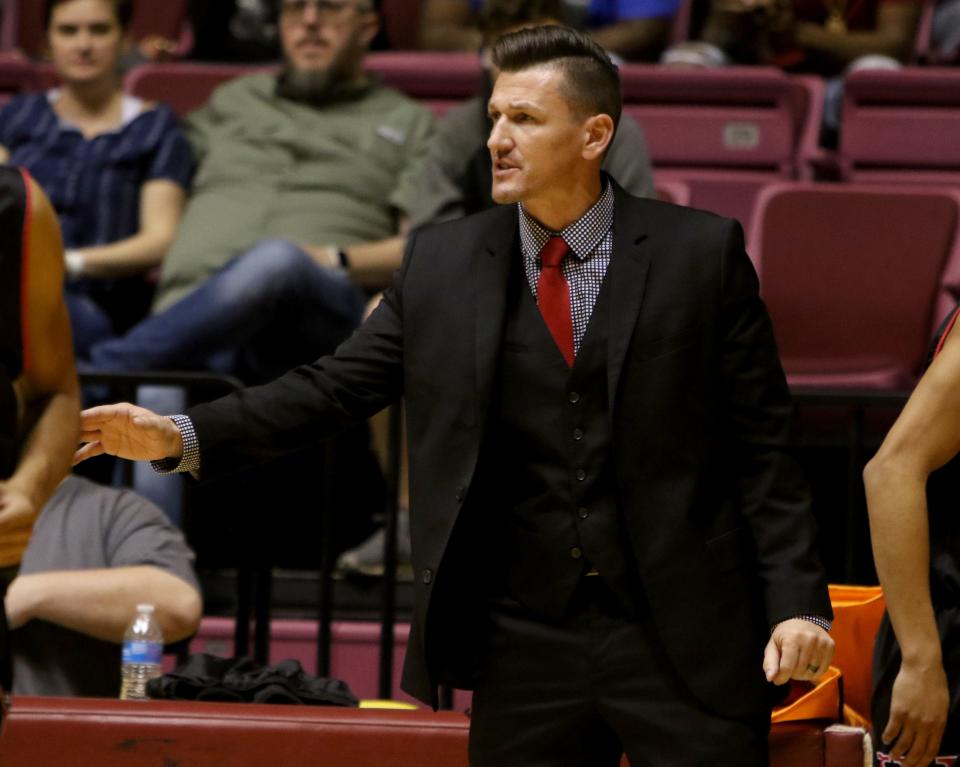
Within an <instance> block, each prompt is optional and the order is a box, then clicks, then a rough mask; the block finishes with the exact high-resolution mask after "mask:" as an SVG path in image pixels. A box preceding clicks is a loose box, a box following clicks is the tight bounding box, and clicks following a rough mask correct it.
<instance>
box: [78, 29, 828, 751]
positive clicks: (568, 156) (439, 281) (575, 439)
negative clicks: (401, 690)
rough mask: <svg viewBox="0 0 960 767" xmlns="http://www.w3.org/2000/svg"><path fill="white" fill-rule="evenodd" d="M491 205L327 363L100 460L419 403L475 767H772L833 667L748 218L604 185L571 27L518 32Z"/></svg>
mask: <svg viewBox="0 0 960 767" xmlns="http://www.w3.org/2000/svg"><path fill="white" fill-rule="evenodd" d="M494 60H495V63H496V65H497V66H498V68H499V69H500V70H501V73H502V74H501V75H500V77H499V78H498V79H497V83H496V86H495V89H494V92H493V96H492V97H491V99H490V104H489V112H490V117H491V123H492V128H491V135H490V140H489V147H490V151H491V158H492V162H493V195H494V198H495V199H496V200H497V201H498V202H500V203H518V204H509V205H501V206H499V207H497V208H495V209H493V210H490V211H486V212H484V213H480V214H478V215H476V216H471V217H469V218H466V219H463V220H461V221H456V222H451V223H447V224H443V225H441V226H438V227H435V228H430V229H425V230H422V231H419V232H417V233H414V234H413V235H411V237H410V240H409V243H408V247H407V254H406V257H405V260H404V264H403V267H402V269H401V271H400V274H399V276H398V277H397V280H396V283H395V285H394V286H393V288H391V289H390V290H389V291H387V293H386V295H385V297H384V300H383V302H382V303H381V305H380V306H379V308H378V309H377V310H376V311H375V312H374V313H373V314H372V315H371V317H370V318H369V319H368V320H367V322H366V323H365V324H364V325H363V326H362V327H361V328H360V329H359V330H358V331H357V333H356V334H355V335H354V336H353V337H352V338H351V339H350V340H348V341H347V342H345V343H344V344H343V345H342V346H341V347H340V348H339V349H338V350H337V352H336V354H335V355H334V356H332V357H327V358H323V359H320V360H318V361H317V362H315V363H313V364H312V365H308V366H304V367H301V368H298V369H296V370H294V371H293V372H291V373H289V374H287V375H286V376H284V377H282V378H280V379H278V380H277V381H275V382H273V383H271V384H268V385H266V386H263V387H258V388H253V389H248V390H245V391H242V392H239V393H237V394H235V395H233V396H231V397H229V398H226V399H223V400H219V401H217V402H214V403H211V404H208V405H202V406H199V407H196V408H193V409H192V410H190V411H189V413H188V415H186V416H172V417H169V418H167V417H161V416H157V415H154V414H152V413H150V412H148V411H143V410H140V409H137V408H135V407H133V406H131V405H113V406H106V407H102V408H95V409H93V410H91V411H88V412H87V413H85V415H84V425H83V439H84V441H85V442H87V443H88V444H86V445H85V446H84V447H83V448H82V449H81V450H80V451H79V453H78V456H77V458H78V460H82V459H83V458H86V457H89V456H91V455H96V454H99V453H102V452H107V453H111V454H116V455H121V456H124V457H128V458H133V459H150V460H159V461H160V467H161V468H164V469H166V470H193V471H197V470H199V471H200V472H202V474H203V475H205V476H207V475H218V474H223V473H226V472H231V471H236V470H238V469H242V468H243V467H244V466H247V465H250V464H252V463H255V462H257V461H261V460H265V459H267V458H269V457H271V456H273V455H276V454H278V453H282V452H284V451H288V450H293V449H297V448H299V447H301V446H304V445H308V444H312V443H313V442H315V441H316V440H317V439H319V438H321V437H324V436H327V435H329V434H330V433H332V432H334V431H335V430H336V429H339V428H342V427H343V426H345V425H346V424H348V423H351V422H353V421H355V420H356V419H359V418H365V417H367V416H369V415H370V414H372V413H374V412H376V411H377V410H379V409H380V408H382V407H384V406H385V405H386V404H388V403H390V402H392V401H394V400H396V399H397V398H398V397H400V396H401V395H403V396H404V397H405V401H406V409H407V427H408V438H409V451H410V495H411V518H412V544H413V563H414V567H415V569H416V573H417V577H416V580H417V588H416V591H415V603H414V615H413V622H412V623H413V625H412V632H411V636H410V641H409V644H408V648H407V659H406V664H405V669H404V687H405V689H406V690H408V691H409V692H411V693H412V694H413V695H415V696H416V697H418V698H420V699H422V700H425V701H431V702H433V703H434V704H435V703H436V688H437V685H438V684H440V683H446V684H451V685H454V686H459V687H466V688H472V689H474V704H473V718H472V726H471V738H470V752H471V762H472V763H473V764H474V765H496V767H507V766H509V765H523V766H524V767H528V766H529V765H564V767H568V766H571V765H574V766H575V765H582V766H583V767H587V766H588V765H589V766H590V767H593V766H595V765H603V766H606V765H616V764H617V763H618V760H619V758H620V754H621V753H622V752H623V751H626V753H627V754H628V756H629V758H630V760H631V763H632V764H633V765H635V766H636V765H669V766H670V767H677V766H678V765H706V764H710V765H741V766H742V765H764V764H766V762H767V755H766V734H767V731H768V728H769V713H770V705H771V702H772V700H773V698H774V695H773V694H772V690H773V687H772V686H771V685H770V684H769V683H770V682H775V683H778V684H782V683H784V682H786V681H787V680H788V679H790V678H794V679H811V678H814V677H815V676H817V675H819V673H820V672H821V671H823V670H824V669H825V668H826V666H827V664H828V663H829V661H830V658H831V655H832V651H833V646H832V641H831V640H830V638H829V636H828V635H827V633H826V630H825V628H828V627H829V622H828V621H829V618H830V605H829V602H828V599H827V592H826V584H825V579H824V575H823V572H822V570H821V568H820V565H819V563H818V562H817V560H816V557H815V555H814V535H815V533H814V529H813V522H812V519H811V516H810V514H809V509H808V494H807V490H806V488H805V486H804V483H803V481H802V479H801V477H800V476H799V475H798V473H797V469H796V467H795V465H794V464H793V463H792V462H791V461H790V460H789V459H788V458H787V456H786V455H785V449H784V448H785V444H786V439H787V437H786V432H787V424H788V420H789V411H790V398H789V393H788V390H787V386H786V383H785V380H784V376H783V373H782V370H781V368H780V364H779V361H778V358H777V353H776V347H775V344H774V340H773V334H772V331H771V327H770V322H769V319H768V317H767V314H766V311H765V309H764V307H763V304H762V302H761V301H760V298H759V296H758V286H757V278H756V275H755V274H754V271H753V269H752V267H751V266H750V262H749V260H748V258H747V256H746V254H745V252H744V249H743V238H742V232H741V229H740V226H739V225H738V224H737V223H736V222H734V221H729V220H725V219H722V218H719V217H716V216H713V215H710V214H706V213H702V212H697V211H692V210H688V209H684V208H679V207H675V206H671V205H667V204H665V203H661V202H657V201H652V200H641V199H637V198H633V197H630V196H628V195H627V194H625V193H624V192H622V191H621V190H620V189H619V188H618V187H617V186H616V184H615V183H613V182H612V181H611V180H610V179H608V178H606V177H604V176H603V175H601V172H600V163H601V160H602V158H603V155H604V152H605V151H606V148H607V147H608V146H609V143H610V140H611V138H612V135H613V133H614V130H615V126H616V123H617V119H618V117H619V113H620V91H619V79H618V75H617V71H616V68H615V67H614V66H613V65H612V64H611V63H610V61H609V59H608V58H607V57H606V55H605V54H604V53H603V51H602V50H601V49H599V48H598V47H597V46H596V45H595V44H594V43H592V42H591V41H590V40H589V39H587V38H586V37H584V36H582V35H580V34H578V33H576V32H573V31H571V30H569V29H565V28H562V27H541V28H538V29H534V30H523V31H520V32H517V33H515V34H513V35H509V36H507V37H504V38H503V39H502V40H501V41H499V42H498V43H497V45H496V46H495V49H494Z"/></svg>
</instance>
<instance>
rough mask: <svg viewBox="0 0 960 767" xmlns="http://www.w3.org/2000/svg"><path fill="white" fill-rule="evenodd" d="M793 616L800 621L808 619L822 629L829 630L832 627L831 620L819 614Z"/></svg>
mask: <svg viewBox="0 0 960 767" xmlns="http://www.w3.org/2000/svg"><path fill="white" fill-rule="evenodd" d="M793 617H794V618H795V619H800V620H802V621H810V622H811V623H813V624H815V625H817V626H819V627H820V628H822V629H823V630H824V631H830V629H832V628H833V622H832V621H829V620H827V619H826V618H821V617H820V616H819V615H794V616H793ZM778 625H779V624H778Z"/></svg>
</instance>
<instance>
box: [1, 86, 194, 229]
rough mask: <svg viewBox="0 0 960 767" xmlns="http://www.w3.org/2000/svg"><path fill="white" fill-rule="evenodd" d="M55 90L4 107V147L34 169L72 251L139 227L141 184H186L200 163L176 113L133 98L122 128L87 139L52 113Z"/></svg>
mask: <svg viewBox="0 0 960 767" xmlns="http://www.w3.org/2000/svg"><path fill="white" fill-rule="evenodd" d="M57 95H58V92H57V91H56V90H52V91H49V92H48V93H33V94H28V95H23V96H18V97H16V98H14V99H11V100H10V101H9V102H8V103H7V104H6V105H5V106H4V107H3V108H2V109H0V146H4V147H6V149H7V150H8V151H9V152H10V159H9V160H8V162H9V163H10V164H11V165H19V166H21V167H24V168H26V169H27V170H29V171H30V173H31V174H32V175H33V177H34V178H35V179H36V181H37V183H38V184H40V186H41V187H43V190H44V191H45V192H46V193H47V196H48V197H49V198H50V201H51V202H52V203H53V207H54V208H55V209H56V211H57V214H58V216H59V219H60V227H61V229H62V231H63V239H64V244H65V245H66V247H68V248H82V247H87V246H90V245H103V244H106V243H111V242H116V241H117V240H122V239H125V238H127V237H130V236H132V235H134V234H136V233H137V231H138V230H139V229H140V189H141V187H142V185H143V184H144V183H146V182H147V181H150V180H153V179H161V178H162V179H168V180H170V181H173V182H175V183H177V184H179V185H180V186H182V187H184V189H186V188H187V187H188V186H189V184H190V180H191V178H192V177H193V170H194V161H193V155H192V153H191V151H190V146H189V144H187V141H186V139H185V138H184V135H183V133H182V132H181V130H180V127H179V125H178V124H177V118H176V117H175V116H174V114H173V112H172V111H171V110H170V109H169V107H166V106H164V105H160V106H157V107H156V108H154V109H144V108H143V102H141V101H140V100H139V99H136V98H133V97H131V96H127V97H125V98H124V104H123V120H122V122H121V125H120V127H119V128H117V129H116V130H114V131H111V132H109V133H104V134H101V135H99V136H96V137H94V138H93V139H90V140H87V139H85V138H84V137H83V135H82V134H81V133H80V131H78V130H77V129H76V128H74V127H73V126H71V125H70V124H68V123H66V122H65V121H63V120H62V119H61V118H60V117H59V116H58V115H57V114H56V112H54V110H53V106H52V104H53V103H54V101H55V100H56V98H57Z"/></svg>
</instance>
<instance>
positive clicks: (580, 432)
mask: <svg viewBox="0 0 960 767" xmlns="http://www.w3.org/2000/svg"><path fill="white" fill-rule="evenodd" d="M573 438H574V439H575V440H576V441H577V442H579V441H580V440H581V439H583V429H574V430H573Z"/></svg>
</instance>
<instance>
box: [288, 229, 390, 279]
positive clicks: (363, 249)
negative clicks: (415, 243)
mask: <svg viewBox="0 0 960 767" xmlns="http://www.w3.org/2000/svg"><path fill="white" fill-rule="evenodd" d="M405 243H406V238H405V237H404V235H396V236H394V237H389V238H387V239H386V240H377V241H375V242H361V243H355V244H353V245H348V246H346V247H344V248H343V250H344V252H345V253H346V255H347V263H348V267H347V271H348V273H349V275H350V279H351V280H353V282H355V283H356V284H357V285H360V286H361V287H364V288H367V289H369V290H383V289H384V288H386V287H387V286H388V285H389V284H390V282H391V281H392V279H393V275H394V272H396V271H397V269H399V268H400V264H401V262H402V261H403V248H404V244H405ZM300 247H301V248H303V249H304V250H305V251H306V252H307V253H309V254H310V257H311V258H313V260H314V261H316V262H317V263H318V264H319V265H320V266H322V267H324V268H325V269H340V268H341V267H342V266H343V265H342V264H341V262H340V256H339V248H338V247H337V246H336V245H310V244H306V243H301V245H300Z"/></svg>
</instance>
